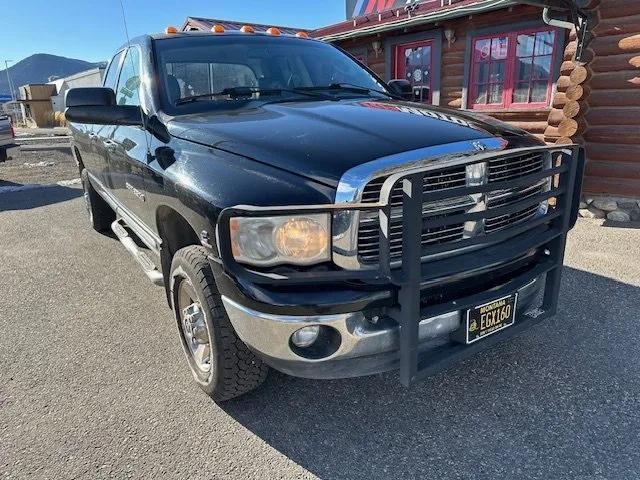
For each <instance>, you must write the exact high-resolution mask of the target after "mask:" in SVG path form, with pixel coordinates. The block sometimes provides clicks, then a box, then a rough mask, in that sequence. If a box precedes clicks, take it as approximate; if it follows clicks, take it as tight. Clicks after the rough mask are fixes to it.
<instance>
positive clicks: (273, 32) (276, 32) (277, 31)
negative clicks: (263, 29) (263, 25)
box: [267, 27, 280, 37]
mask: <svg viewBox="0 0 640 480" xmlns="http://www.w3.org/2000/svg"><path fill="white" fill-rule="evenodd" d="M267 34H268V35H273V36H275V37H277V36H279V35H280V29H278V28H276V27H271V28H269V29H268V30H267Z"/></svg>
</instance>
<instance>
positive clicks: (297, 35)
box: [296, 32, 309, 38]
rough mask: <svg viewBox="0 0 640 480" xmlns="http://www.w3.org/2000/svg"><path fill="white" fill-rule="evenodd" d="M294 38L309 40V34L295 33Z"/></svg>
mask: <svg viewBox="0 0 640 480" xmlns="http://www.w3.org/2000/svg"><path fill="white" fill-rule="evenodd" d="M296 37H298V38H309V34H308V33H307V32H298V33H296Z"/></svg>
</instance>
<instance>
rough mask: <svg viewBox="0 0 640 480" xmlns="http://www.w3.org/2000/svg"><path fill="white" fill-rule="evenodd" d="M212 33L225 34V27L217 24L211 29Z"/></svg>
mask: <svg viewBox="0 0 640 480" xmlns="http://www.w3.org/2000/svg"><path fill="white" fill-rule="evenodd" d="M211 31H212V32H213V33H224V27H223V26H222V25H220V24H216V25H214V26H213V27H211Z"/></svg>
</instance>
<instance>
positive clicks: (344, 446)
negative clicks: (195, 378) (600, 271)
mask: <svg viewBox="0 0 640 480" xmlns="http://www.w3.org/2000/svg"><path fill="white" fill-rule="evenodd" d="M561 295H562V296H561V299H562V300H561V305H560V310H559V313H558V315H556V317H554V318H553V319H550V320H548V321H546V322H543V323H542V324H541V325H539V326H536V327H534V328H533V329H532V330H531V331H529V332H527V333H525V334H524V335H522V336H520V337H517V338H515V339H512V340H511V341H508V342H506V343H504V344H500V345H498V346H497V347H495V348H494V349H492V350H489V351H486V352H483V353H481V354H480V355H478V356H476V357H475V358H473V359H471V360H468V361H465V362H462V363H459V364H457V365H454V366H453V367H451V368H450V369H449V370H448V371H446V372H443V373H440V374H437V375H435V376H433V377H431V378H429V379H427V380H426V381H424V382H422V383H419V384H418V385H417V386H415V387H413V388H412V389H410V390H406V389H404V388H403V387H402V386H401V385H400V384H399V382H398V378H397V374H396V373H388V374H381V375H376V376H371V377H365V378H356V379H349V380H336V381H313V380H304V379H297V378H293V377H289V376H286V375H282V374H279V373H272V374H271V375H270V377H269V379H268V380H267V382H266V383H265V385H264V386H263V387H262V388H260V389H259V390H258V391H257V392H255V393H254V394H251V395H248V396H246V397H244V398H241V399H239V400H237V401H232V402H228V403H226V404H223V405H222V408H223V409H224V410H225V411H226V412H227V413H228V414H229V415H231V416H232V417H233V418H234V419H235V420H237V421H238V422H239V423H240V424H242V425H243V426H244V427H246V428H247V429H248V430H250V431H251V432H253V433H254V434H256V435H257V436H259V437H260V438H262V439H263V440H264V441H265V442H266V443H267V444H269V445H270V446H271V447H273V448H275V449H277V450H278V451H280V452H281V453H282V454H283V455H285V456H286V457H288V458H289V459H291V460H292V461H294V462H296V463H297V464H299V465H301V466H302V467H304V468H306V469H307V470H309V471H310V472H312V473H313V474H315V475H317V476H319V477H321V478H349V479H353V478H366V479H370V478H415V477H419V478H469V477H474V478H475V476H476V475H477V476H479V477H486V478H505V477H506V478H518V477H519V478H526V477H528V476H529V475H528V474H529V473H532V472H535V473H537V474H538V475H540V474H541V476H538V475H533V476H535V477H536V478H560V476H561V475H560V476H558V475H557V472H558V470H557V469H558V468H561V469H563V470H564V467H566V468H567V472H568V471H569V468H570V470H571V472H572V475H575V478H586V477H589V478H592V476H593V475H595V476H598V473H599V474H601V475H604V477H605V478H612V477H613V476H615V475H612V476H611V477H608V475H607V474H606V473H604V472H606V471H608V470H607V466H610V467H611V468H612V469H618V468H620V469H621V470H620V471H621V472H627V473H628V472H629V471H635V469H637V465H633V463H629V462H632V460H629V459H633V458H636V453H637V452H634V447H633V446H632V445H634V441H633V440H632V438H633V436H634V435H635V433H634V432H637V431H639V430H640V417H638V415H637V408H638V403H637V402H636V401H634V400H633V399H637V392H638V390H639V388H640V379H639V378H638V375H637V372H636V369H635V367H634V366H633V365H634V364H635V363H636V362H637V361H638V350H637V346H636V343H637V331H638V330H637V328H638V327H637V323H638V321H639V320H640V314H639V313H638V310H637V307H638V305H639V304H640V288H638V287H636V286H633V285H628V284H625V283H621V282H618V281H615V280H612V279H610V278H606V277H602V276H599V275H595V274H592V273H589V272H585V271H581V270H576V269H572V268H566V269H565V274H564V277H563V286H562V292H561ZM612 407H615V408H612ZM603 450H604V451H611V452H616V453H615V455H614V457H615V458H611V459H605V460H603V459H602V451H603ZM625 456H626V458H627V459H628V460H626V463H625V460H624V458H625ZM465 472H466V473H465ZM525 472H526V474H525ZM572 475H569V476H572ZM529 478H531V476H529ZM563 478H564V477H563Z"/></svg>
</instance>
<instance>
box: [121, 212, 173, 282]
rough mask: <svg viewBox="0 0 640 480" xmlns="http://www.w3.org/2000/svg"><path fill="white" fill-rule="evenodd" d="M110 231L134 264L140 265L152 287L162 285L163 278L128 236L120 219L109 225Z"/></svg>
mask: <svg viewBox="0 0 640 480" xmlns="http://www.w3.org/2000/svg"><path fill="white" fill-rule="evenodd" d="M111 230H113V233H115V234H116V237H118V240H120V243H122V245H124V248H126V249H127V251H128V252H129V253H130V254H131V255H132V256H133V258H135V260H136V262H138V264H140V266H141V267H142V270H143V271H144V273H145V274H146V275H147V277H149V280H151V282H152V283H153V284H154V285H158V286H159V287H161V286H163V285H164V277H163V276H162V273H161V272H160V271H159V270H158V268H157V267H156V265H155V264H154V263H153V261H152V260H151V259H150V258H149V257H148V256H147V254H146V253H145V252H144V251H143V250H142V249H141V248H140V247H138V245H137V244H136V242H135V241H134V240H133V239H132V238H131V237H130V236H129V232H127V229H126V228H125V226H124V225H123V223H122V219H120V218H119V219H117V220H116V221H115V222H113V223H112V224H111Z"/></svg>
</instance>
